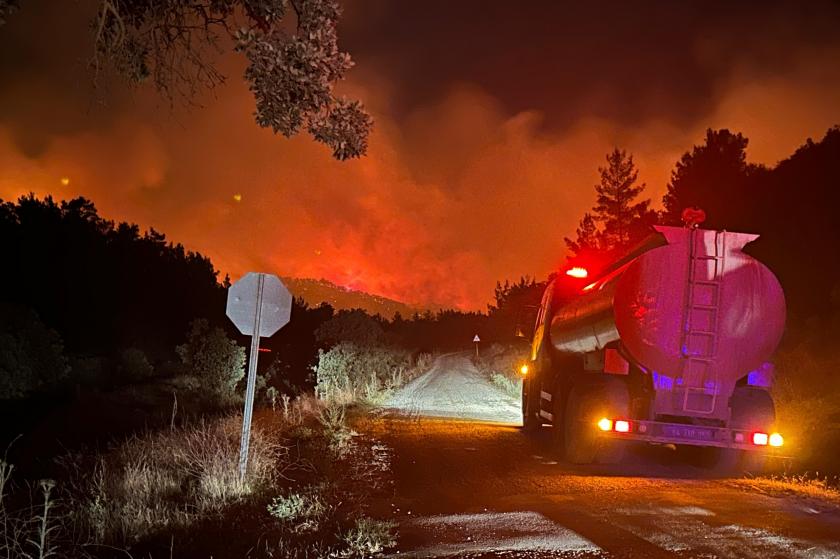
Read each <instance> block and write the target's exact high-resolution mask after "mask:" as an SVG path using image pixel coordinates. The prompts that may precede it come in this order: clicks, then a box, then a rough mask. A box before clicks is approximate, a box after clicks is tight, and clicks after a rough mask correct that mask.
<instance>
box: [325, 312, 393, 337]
mask: <svg viewBox="0 0 840 559" xmlns="http://www.w3.org/2000/svg"><path fill="white" fill-rule="evenodd" d="M384 337H385V332H384V330H383V329H382V325H381V323H380V321H378V320H376V318H375V317H372V316H370V315H369V314H367V313H366V312H365V311H363V310H362V309H352V310H340V311H338V313H336V315H335V316H333V317H332V318H331V319H329V320H327V321H326V322H324V323H323V324H322V325H321V326H320V327H319V328H318V329H317V330H316V331H315V339H317V340H318V341H319V342H322V343H326V344H336V343H339V342H351V343H354V344H356V345H359V346H370V345H374V344H379V343H382V341H383V339H384Z"/></svg>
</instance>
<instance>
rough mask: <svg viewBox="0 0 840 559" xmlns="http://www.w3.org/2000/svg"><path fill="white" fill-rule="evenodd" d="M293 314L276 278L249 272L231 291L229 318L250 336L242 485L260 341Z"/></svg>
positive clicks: (288, 295)
mask: <svg viewBox="0 0 840 559" xmlns="http://www.w3.org/2000/svg"><path fill="white" fill-rule="evenodd" d="M291 312H292V295H291V293H289V290H288V289H286V286H285V285H283V282H281V281H280V278H278V277H277V276H274V275H271V274H262V273H257V272H249V273H247V274H245V275H244V276H242V278H241V279H240V280H239V281H237V282H236V283H234V284H233V285H231V286H230V289H228V297H227V310H226V314H227V316H228V318H230V320H231V322H233V323H234V325H236V328H237V329H239V331H240V332H241V333H243V334H244V335H246V336H251V351H250V352H249V354H248V382H247V386H246V388H245V411H244V413H243V415H242V440H241V442H240V445H239V479H240V481H244V480H245V472H246V471H247V469H248V446H249V444H250V442H251V416H252V415H253V411H254V388H255V386H256V382H257V355H258V354H259V350H260V338H268V337H270V336H272V335H274V333H275V332H277V331H278V330H279V329H280V328H282V327H283V326H285V325H286V324H288V323H289V318H290V316H291Z"/></svg>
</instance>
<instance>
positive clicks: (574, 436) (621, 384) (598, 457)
mask: <svg viewBox="0 0 840 559" xmlns="http://www.w3.org/2000/svg"><path fill="white" fill-rule="evenodd" d="M629 411H630V396H629V392H628V389H627V383H626V382H625V381H624V379H619V378H602V379H597V380H596V381H595V382H590V383H587V384H580V385H578V386H575V387H573V388H572V390H571V392H570V393H569V398H568V400H567V401H566V410H565V414H564V417H565V421H564V423H565V425H564V427H565V429H564V435H565V437H564V438H565V441H564V443H565V450H566V459H567V460H568V461H569V462H572V463H573V464H590V463H592V462H595V461H597V462H600V463H602V464H613V463H616V462H619V461H621V459H622V458H623V456H624V451H625V449H626V441H622V440H618V439H613V438H607V437H602V436H600V433H599V431H598V427H597V423H598V420H599V419H600V418H602V417H608V418H616V417H625V418H626V417H629Z"/></svg>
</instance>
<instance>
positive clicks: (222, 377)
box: [176, 319, 245, 405]
mask: <svg viewBox="0 0 840 559" xmlns="http://www.w3.org/2000/svg"><path fill="white" fill-rule="evenodd" d="M176 351H177V353H178V356H179V357H180V358H181V362H182V363H183V364H184V366H186V367H188V368H189V370H188V371H187V374H188V375H192V376H194V377H196V378H197V380H198V384H199V387H200V389H201V390H203V391H204V392H205V393H206V394H207V395H208V396H209V397H210V398H212V399H214V400H216V401H217V402H218V403H220V404H223V405H224V404H230V403H233V402H235V401H237V400H238V397H237V393H236V385H237V383H239V381H240V380H242V378H243V377H244V376H245V348H243V347H241V346H239V345H238V344H237V343H236V342H235V341H233V340H231V339H230V338H228V337H227V335H225V332H224V330H222V329H221V328H218V327H210V325H209V324H208V322H207V321H206V320H204V319H198V320H194V321H193V322H192V323H191V324H190V330H189V332H188V333H187V342H186V343H185V344H183V345H179V346H178V347H177V348H176Z"/></svg>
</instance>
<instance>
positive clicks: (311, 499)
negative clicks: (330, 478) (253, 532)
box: [267, 487, 330, 533]
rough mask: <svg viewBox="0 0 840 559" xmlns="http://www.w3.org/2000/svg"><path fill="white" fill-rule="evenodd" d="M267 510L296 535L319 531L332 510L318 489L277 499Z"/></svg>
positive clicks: (311, 488) (313, 488) (310, 489)
mask: <svg viewBox="0 0 840 559" xmlns="http://www.w3.org/2000/svg"><path fill="white" fill-rule="evenodd" d="M267 508H268V513H269V514H270V515H271V516H273V517H274V518H276V519H277V520H279V521H281V522H282V523H284V524H286V525H288V526H289V527H291V529H292V531H294V532H296V533H304V532H315V531H317V530H318V529H319V528H320V527H321V524H322V522H323V521H324V518H325V517H326V516H327V514H328V513H329V510H330V507H329V506H328V505H327V504H326V502H325V500H324V498H323V496H322V495H321V491H320V489H319V488H318V487H310V488H308V489H306V490H304V491H301V492H295V493H290V494H289V495H286V496H281V497H275V498H274V499H273V500H272V501H271V503H270V504H269V505H268V507H267Z"/></svg>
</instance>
